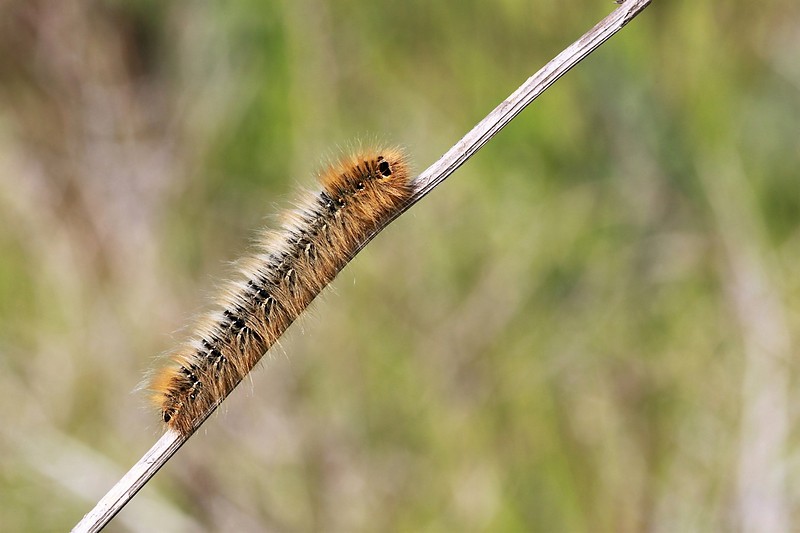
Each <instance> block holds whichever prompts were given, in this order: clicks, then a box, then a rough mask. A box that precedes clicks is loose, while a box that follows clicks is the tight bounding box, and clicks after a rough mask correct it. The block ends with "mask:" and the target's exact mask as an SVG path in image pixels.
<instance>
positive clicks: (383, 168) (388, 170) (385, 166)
mask: <svg viewBox="0 0 800 533" xmlns="http://www.w3.org/2000/svg"><path fill="white" fill-rule="evenodd" d="M378 171H379V172H380V173H381V175H382V176H383V177H384V178H388V177H389V176H391V175H392V167H390V166H389V163H387V162H386V161H381V162H380V164H378Z"/></svg>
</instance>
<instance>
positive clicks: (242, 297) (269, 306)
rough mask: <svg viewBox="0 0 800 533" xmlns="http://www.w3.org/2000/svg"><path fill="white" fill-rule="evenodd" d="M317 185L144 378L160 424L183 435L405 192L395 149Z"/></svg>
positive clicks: (366, 154) (356, 158)
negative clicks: (187, 336)
mask: <svg viewBox="0 0 800 533" xmlns="http://www.w3.org/2000/svg"><path fill="white" fill-rule="evenodd" d="M319 180H320V182H321V185H322V190H321V191H320V192H319V193H317V194H315V195H309V197H308V198H306V200H305V201H304V202H303V203H302V205H301V206H300V207H298V208H297V209H296V210H295V211H294V212H292V213H291V214H290V215H289V218H288V220H287V221H286V222H285V223H284V225H283V227H282V228H281V229H279V230H277V231H264V232H263V233H262V234H261V235H260V236H259V237H258V239H257V249H258V250H257V251H258V253H256V254H255V255H253V256H252V257H249V258H247V259H245V260H243V261H242V262H241V263H240V269H239V276H238V279H236V280H234V281H231V282H228V284H227V286H226V287H225V289H224V290H223V293H222V297H221V299H220V302H219V306H218V309H217V310H215V311H213V312H211V313H209V314H208V315H207V316H206V317H205V318H204V319H203V320H202V321H201V323H200V324H199V325H198V326H197V328H196V330H195V333H194V335H193V336H192V338H191V339H190V340H188V341H187V342H185V343H184V344H183V345H182V346H180V347H179V348H178V349H176V350H175V351H174V352H173V353H172V354H171V355H170V356H169V363H168V364H167V365H166V367H165V368H163V369H162V370H161V371H160V372H159V373H157V374H156V375H155V377H154V378H153V379H152V380H151V383H150V388H151V390H152V391H153V400H154V402H155V403H156V404H157V405H158V407H159V408H160V410H161V416H162V419H163V420H164V422H165V423H166V424H167V425H168V426H169V427H170V428H172V429H174V430H176V431H178V432H179V433H180V434H182V435H184V436H188V435H190V434H191V433H192V432H193V431H194V430H195V428H196V427H197V425H199V423H201V422H202V420H203V419H204V418H205V416H206V415H207V414H208V413H209V412H210V411H211V410H213V409H214V408H215V407H216V406H217V405H219V403H220V402H222V400H224V399H225V397H226V396H227V395H228V394H229V393H230V392H231V391H232V390H233V389H234V388H235V387H236V385H238V384H239V382H240V381H241V380H242V379H243V378H244V377H245V376H246V375H247V373H248V372H250V370H251V369H252V368H253V367H254V366H255V365H256V363H258V361H259V360H260V359H261V357H262V356H263V355H264V353H265V352H266V351H267V350H268V349H269V348H270V346H272V345H273V343H274V342H275V341H276V340H277V339H278V338H279V337H280V336H281V334H283V332H284V331H285V330H286V328H288V327H289V325H290V324H291V323H292V322H293V321H294V320H295V319H296V318H297V317H298V315H300V313H301V312H302V311H303V310H304V309H305V308H306V306H308V304H309V303H311V301H312V300H313V299H314V298H315V297H316V295H317V294H319V292H320V291H321V290H322V289H323V288H324V287H325V286H326V285H327V284H328V283H330V282H331V281H332V280H333V279H334V278H335V277H336V275H337V274H338V273H339V271H340V270H341V269H342V268H343V267H344V265H345V264H347V261H348V260H349V259H350V258H351V257H352V255H353V254H354V253H355V252H356V251H357V250H358V248H359V247H360V246H361V245H363V243H364V241H365V240H367V239H368V238H369V236H370V235H371V234H372V233H373V231H374V230H375V229H376V228H377V227H378V226H379V225H380V224H381V223H383V222H386V221H387V219H389V218H390V217H391V216H392V214H393V213H395V212H396V211H397V210H398V209H399V208H401V207H402V205H403V204H404V203H405V202H406V201H407V200H408V199H409V197H410V195H411V190H412V188H411V182H410V176H409V171H408V164H407V161H406V155H405V153H404V152H403V151H402V150H400V149H399V148H385V149H375V150H363V151H360V152H359V153H355V154H353V155H351V156H349V157H346V158H344V159H342V160H341V161H339V162H338V163H336V164H333V165H332V166H330V167H329V168H328V169H327V170H325V171H324V172H322V173H321V174H320V177H319Z"/></svg>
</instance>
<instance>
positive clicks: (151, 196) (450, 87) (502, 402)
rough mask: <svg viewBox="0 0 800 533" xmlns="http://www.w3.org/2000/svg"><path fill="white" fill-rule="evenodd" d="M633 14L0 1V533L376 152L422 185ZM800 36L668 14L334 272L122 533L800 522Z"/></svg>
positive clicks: (70, 511)
mask: <svg viewBox="0 0 800 533" xmlns="http://www.w3.org/2000/svg"><path fill="white" fill-rule="evenodd" d="M614 7H615V5H614V4H613V3H612V2H610V1H602V2H601V1H588V0H579V1H575V2H568V3H565V2H558V1H556V0H535V1H523V0H504V1H502V2H477V1H466V2H465V1H455V0H450V1H443V2H435V3H431V2H421V1H415V2H405V3H400V2H397V3H388V2H386V3H379V2H373V3H364V2H353V1H343V2H336V3H324V2H320V1H315V0H300V1H296V2H289V1H284V2H256V1H253V0H236V1H232V2H224V3H222V2H219V3H218V2H180V1H179V2H157V1H154V0H152V1H146V2H125V1H89V0H80V1H79V0H75V1H70V2H50V1H46V0H41V1H30V0H10V1H9V0H7V1H5V2H2V3H0V254H2V260H0V407H2V412H3V423H2V424H0V494H2V497H0V530H2V531H49V530H65V529H67V528H69V527H71V526H72V525H74V523H75V522H76V521H77V520H78V519H79V518H80V517H81V516H82V515H83V514H84V513H85V512H87V511H88V510H89V509H90V508H91V507H92V506H93V505H94V503H95V502H96V501H97V499H98V498H99V497H100V496H102V495H103V494H104V493H105V491H106V490H107V489H108V488H109V487H110V486H111V485H112V484H113V483H114V482H115V481H116V480H117V479H118V478H119V477H120V476H121V474H122V473H123V472H124V471H126V470H127V469H128V468H129V467H130V466H131V465H132V464H133V463H134V462H135V461H136V460H138V459H139V457H140V456H141V455H142V454H143V453H144V452H145V451H146V450H147V449H148V448H149V447H150V446H151V444H152V443H153V442H154V441H155V440H156V438H157V437H158V436H159V435H160V432H161V428H160V425H159V421H158V416H157V414H156V413H155V412H154V411H153V410H152V409H151V408H150V407H149V406H148V405H147V400H146V395H145V394H144V393H142V392H141V391H137V387H138V385H139V384H140V382H141V381H142V380H143V376H144V374H145V372H146V371H147V370H148V369H149V368H152V367H153V366H154V364H155V358H156V357H157V355H158V354H160V353H163V352H165V351H168V350H169V349H170V348H171V347H172V346H173V345H174V344H175V343H176V342H178V341H180V340H181V339H182V338H183V336H184V335H185V334H186V332H185V331H184V330H183V328H184V326H185V324H187V323H191V320H192V317H194V316H195V315H197V314H198V313H200V312H202V311H203V310H204V309H205V308H207V307H208V302H209V299H210V298H211V297H212V296H213V295H214V291H215V287H216V286H217V284H218V280H219V279H222V278H224V276H225V275H226V273H227V272H228V271H229V266H228V262H229V261H230V260H232V259H234V258H236V257H237V256H239V255H241V254H243V253H245V251H246V250H247V247H248V244H249V240H250V238H251V237H252V236H253V235H254V231H255V229H256V228H258V227H260V226H262V225H264V224H270V223H274V221H275V218H274V217H273V216H272V215H274V214H275V213H277V212H279V211H280V210H281V209H284V208H286V207H289V206H291V202H292V198H293V197H294V196H295V191H296V190H297V188H298V187H305V188H313V187H315V184H314V180H313V177H312V176H313V172H314V171H315V170H316V169H318V168H319V167H320V165H321V164H322V162H323V161H324V160H325V159H326V157H327V156H330V155H331V154H336V153H337V152H338V151H339V150H340V149H341V148H340V147H346V146H347V145H348V143H352V142H353V141H356V140H359V139H368V140H369V139H380V140H383V141H386V142H389V143H397V144H401V145H403V146H406V147H407V148H408V149H409V151H410V152H411V154H412V155H413V160H414V166H415V169H416V170H417V171H421V170H423V169H424V168H426V167H427V166H428V165H429V164H431V163H432V162H433V161H435V160H436V158H438V157H439V156H440V155H441V154H442V153H444V151H445V150H447V149H448V148H449V147H450V146H451V145H452V144H453V143H454V142H455V141H456V140H458V139H459V138H460V137H461V135H463V134H464V133H465V132H466V131H467V130H468V129H469V128H471V127H472V126H473V125H474V124H475V123H476V122H477V121H478V120H479V119H481V118H482V117H483V116H484V115H485V114H486V113H487V112H489V111H490V110H491V109H492V108H493V107H494V106H495V105H496V104H498V103H499V102H500V101H501V100H503V99H504V98H505V97H506V96H507V95H508V94H510V93H511V92H512V91H513V90H514V89H516V87H517V86H518V85H519V84H520V83H521V82H522V81H523V80H524V79H525V78H527V77H528V76H530V75H531V74H532V73H533V72H535V71H536V70H537V69H538V68H540V67H541V66H542V65H543V64H544V63H546V62H547V61H548V60H549V59H551V58H552V57H553V56H554V55H555V54H557V53H558V52H559V51H561V49H562V48H564V47H565V46H566V45H568V44H569V43H571V42H572V41H573V40H575V39H576V38H578V37H579V36H580V35H581V34H582V33H583V32H584V31H586V30H587V29H588V28H589V27H591V26H592V25H594V24H595V23H596V22H597V21H598V20H599V19H600V18H601V17H602V16H604V15H605V14H606V13H608V12H610V11H611V10H612V9H613V8H614ZM798 28H800V6H799V5H798V3H797V2H796V1H794V0H774V1H771V2H750V1H744V0H732V1H729V2H719V1H718V2H711V3H704V2H697V1H694V0H669V1H667V0H656V1H655V2H654V4H653V5H652V6H651V7H650V8H648V9H647V10H646V11H645V12H644V13H643V14H642V15H640V16H639V17H638V18H637V19H636V20H634V21H633V22H632V23H631V24H630V25H628V26H627V27H625V28H624V29H623V30H622V32H621V33H620V34H619V35H618V36H616V37H614V38H613V39H612V40H611V41H609V42H608V43H606V44H605V45H604V46H602V47H601V48H600V49H599V50H598V51H597V52H595V53H594V54H593V55H592V56H591V57H590V58H588V59H587V60H585V61H584V62H583V63H581V64H580V65H579V66H578V67H577V68H576V69H575V70H574V71H573V72H571V73H569V74H568V75H567V76H566V77H565V78H564V79H562V80H561V81H559V82H558V83H557V84H556V85H555V86H554V87H552V88H551V89H550V90H549V91H548V92H547V93H546V94H545V95H544V96H543V97H541V98H540V99H539V100H538V101H537V102H536V103H535V104H534V105H533V106H531V107H530V108H529V109H527V110H526V111H525V112H524V113H523V114H521V115H520V116H519V117H517V119H515V121H514V122H512V124H511V125H510V126H509V127H508V128H507V129H506V130H504V131H503V132H502V133H501V134H499V135H498V136H497V137H495V138H494V139H493V140H492V141H491V142H490V143H489V144H488V145H487V146H486V148H484V149H483V150H482V151H481V152H480V153H479V154H478V155H477V156H476V157H474V158H473V159H472V160H470V161H469V162H468V163H467V164H466V165H465V166H464V167H462V168H461V169H460V170H459V171H458V172H457V173H456V174H454V175H453V176H452V177H451V178H450V179H449V180H448V181H447V182H446V183H445V184H443V185H442V186H441V187H440V188H439V189H437V191H435V192H434V193H433V194H432V195H430V196H429V197H427V198H426V199H425V200H424V201H422V202H421V203H419V204H417V205H416V206H415V207H414V208H413V209H412V210H411V211H409V212H408V213H407V214H406V215H405V216H403V217H402V218H401V219H399V220H398V221H396V222H395V223H394V224H393V225H392V226H391V227H390V228H388V229H387V230H386V231H385V232H384V233H383V234H382V235H381V236H380V237H379V238H377V239H376V240H375V241H373V243H372V244H371V245H370V246H369V247H368V248H367V249H366V250H364V252H363V253H362V254H360V256H359V257H358V258H357V259H356V260H355V261H354V262H353V263H352V264H351V265H350V266H348V267H347V269H346V270H345V271H344V272H343V273H342V274H341V275H340V276H339V278H338V279H337V280H336V281H335V283H334V284H333V285H332V287H331V288H330V289H329V290H327V291H326V292H325V294H324V295H323V296H322V297H321V298H319V299H318V301H317V302H315V304H314V305H313V307H312V310H311V312H310V313H309V314H308V315H307V316H306V317H305V319H304V320H302V321H301V323H299V324H297V325H296V326H295V327H294V328H293V329H292V330H291V331H290V333H289V334H288V336H287V337H286V338H285V339H284V340H283V341H282V344H281V347H279V348H277V349H275V350H273V351H272V352H271V356H269V357H268V358H265V364H263V365H261V368H260V369H259V370H258V371H257V372H255V373H254V374H253V377H252V381H251V382H247V383H245V384H243V386H241V387H240V388H239V390H237V391H236V392H235V393H234V394H233V395H232V396H231V397H230V398H229V400H228V401H227V402H226V403H225V405H224V407H223V408H222V409H221V410H220V411H221V412H220V414H219V415H217V416H214V417H213V418H212V419H211V420H210V421H209V422H208V423H207V424H206V425H205V426H204V427H203V428H202V429H201V431H200V432H199V433H198V434H197V435H195V437H194V438H192V439H191V440H190V441H189V443H188V444H187V445H186V446H185V447H184V448H183V449H182V450H181V451H180V452H179V453H178V455H177V456H175V457H174V458H173V460H172V461H170V462H169V463H168V464H167V466H166V467H165V468H164V469H163V470H162V471H161V472H160V473H159V474H158V475H157V476H156V478H155V479H154V480H153V481H152V482H151V483H150V484H149V485H147V486H146V487H145V488H144V490H143V491H142V492H141V493H140V494H139V495H138V496H137V497H136V498H135V499H134V500H133V501H132V502H131V504H130V505H129V506H128V507H126V508H125V509H124V510H123V511H122V513H121V514H120V515H119V516H118V517H117V518H116V519H115V521H114V522H112V524H111V526H110V527H109V528H108V531H156V530H158V531H204V530H207V531H288V532H299V531H341V532H349V531H430V532H434V531H622V532H627V531H659V532H671V531H715V530H716V531H781V530H790V529H795V530H796V529H797V528H800V447H799V446H798V438H800V430H799V429H798V425H797V421H798V417H800V412H798V408H797V406H798V405H800V404H798V401H797V400H798V395H799V394H800V389H798V371H797V365H796V361H797V356H798V348H797V346H798V334H799V333H800V269H798V268H797V265H798V264H799V263H800V184H799V182H798V178H799V177H800V172H799V171H798V168H800V155H799V154H800V61H798V59H797V58H798V50H800V31H799V30H798Z"/></svg>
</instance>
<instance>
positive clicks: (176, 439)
mask: <svg viewBox="0 0 800 533" xmlns="http://www.w3.org/2000/svg"><path fill="white" fill-rule="evenodd" d="M651 1H652V0H627V1H625V2H624V3H622V5H620V6H619V7H618V8H617V9H615V10H614V11H613V12H612V13H611V14H610V15H608V16H607V17H606V18H604V19H603V20H602V21H600V22H599V23H598V24H597V25H595V26H594V27H593V28H592V29H591V30H589V31H588V32H586V33H585V34H584V35H583V36H582V37H581V38H580V39H578V40H577V41H575V42H574V43H572V44H571V45H570V46H568V47H567V48H565V49H564V50H563V51H562V52H561V53H560V54H558V55H557V56H556V57H555V58H553V59H552V60H551V61H550V62H549V63H547V64H546V65H545V66H544V67H542V68H541V69H540V70H539V71H538V72H537V73H536V74H534V75H533V76H531V77H530V78H528V79H527V80H526V81H525V83H523V84H522V85H521V86H520V87H519V89H517V90H516V91H514V93H512V94H511V96H509V97H508V98H507V99H506V100H505V101H503V102H502V103H501V104H500V105H498V106H497V107H496V108H495V109H494V110H493V111H492V112H491V113H489V114H488V115H487V116H486V118H484V119H483V120H481V121H480V122H479V123H478V124H477V125H476V126H475V127H474V128H472V130H471V131H470V132H469V133H467V134H466V135H465V136H464V137H463V138H462V139H461V140H460V141H458V142H457V143H456V144H455V145H454V146H453V147H452V148H450V150H448V151H447V152H446V153H445V154H444V155H443V156H442V157H440V158H439V160H438V161H436V162H435V163H434V164H433V165H431V166H430V167H428V168H427V169H426V170H425V171H424V172H422V173H421V174H420V175H419V176H417V178H416V179H415V180H414V181H413V186H414V193H413V194H412V197H411V199H410V200H409V202H408V203H407V204H406V205H405V206H404V207H403V209H401V210H399V211H398V212H397V213H395V214H394V215H393V216H392V217H391V218H390V219H389V220H387V221H386V222H385V223H384V224H383V225H382V226H380V227H379V228H377V229H376V230H375V232H374V233H373V234H372V235H371V236H370V237H369V238H368V239H367V240H365V241H364V242H363V243H362V244H361V246H359V247H358V248H357V249H356V251H355V253H354V254H353V255H355V254H356V253H358V251H360V250H361V249H362V248H363V247H364V246H365V245H366V244H367V243H368V242H369V241H370V240H372V238H373V237H375V235H377V234H378V233H379V232H380V231H381V230H382V229H383V228H385V227H386V226H387V225H388V224H389V223H391V222H392V221H393V220H394V219H395V218H397V217H398V216H400V215H401V214H403V212H405V211H406V210H407V209H408V208H410V207H411V206H412V205H414V204H415V203H417V202H418V201H419V200H421V199H422V198H423V197H424V196H425V195H427V194H428V193H429V192H431V191H432V190H433V189H434V188H435V187H436V186H437V185H439V184H440V183H441V182H443V181H444V180H445V179H447V178H448V177H449V176H450V175H451V174H452V173H453V172H454V171H455V170H456V169H457V168H458V167H460V166H461V165H463V164H464V162H466V161H467V159H469V158H470V157H472V156H473V155H474V154H475V152H477V151H478V150H480V149H481V148H482V147H483V146H484V145H485V144H486V143H487V142H489V140H490V139H491V138H492V137H494V135H496V134H497V133H498V132H499V131H500V130H501V129H503V128H504V127H505V126H506V125H507V124H508V123H509V122H511V120H513V119H514V117H516V116H517V115H518V114H519V113H520V112H521V111H522V110H523V109H525V107H527V106H528V104H530V103H531V102H533V101H534V100H535V99H536V98H537V97H538V96H539V95H541V94H542V93H543V92H544V91H545V90H547V88H548V87H550V86H551V85H552V84H553V83H555V81H556V80H558V79H559V78H560V77H561V76H563V75H564V74H565V73H566V72H567V71H569V70H570V69H571V68H572V67H574V66H575V65H576V64H578V63H579V62H580V61H581V60H582V59H583V58H585V57H586V56H588V55H589V54H590V53H592V52H593V51H594V50H595V49H596V48H597V47H599V46H600V45H601V44H603V43H604V42H606V41H607V40H608V39H609V38H611V36H613V35H614V34H615V33H617V32H618V31H619V30H620V29H622V27H623V26H625V25H626V24H627V23H628V22H630V21H631V20H632V19H633V18H634V17H635V16H636V15H638V14H639V13H641V12H642V11H643V10H644V9H645V8H646V7H647V6H648V5H650V3H651ZM351 259H352V257H351ZM210 414H211V412H209V413H207V414H206V416H205V417H204V418H203V419H202V420H200V421H198V424H197V426H196V427H195V431H196V430H197V428H198V427H199V426H200V425H201V424H202V423H203V422H204V421H205V420H206V419H207V418H208V416H209V415H210ZM189 437H191V435H188V436H185V437H184V436H182V435H180V434H179V433H177V432H176V431H173V430H169V429H168V430H167V431H166V433H164V435H163V436H162V437H161V438H160V439H159V440H158V442H156V444H155V445H154V446H153V447H152V448H151V449H150V450H149V451H148V452H147V453H146V454H145V455H144V457H142V458H141V459H140V460H139V462H137V463H136V464H135V465H134V466H133V467H132V468H131V469H130V470H129V471H128V473H127V474H125V476H123V477H122V479H120V480H119V482H117V484H116V485H114V487H112V488H111V490H110V491H109V492H108V493H107V494H106V495H105V496H104V497H103V498H102V499H101V500H100V501H99V502H98V503H97V505H96V506H95V508H94V509H92V511H90V512H89V513H87V514H86V516H84V517H83V519H82V520H81V521H80V522H79V523H78V524H77V525H76V526H75V528H74V529H73V530H72V531H73V532H87V531H88V532H93V531H100V530H101V529H102V528H103V527H105V525H106V524H108V522H109V521H110V520H111V519H112V518H113V517H114V516H115V515H116V514H117V513H118V512H119V511H120V510H121V509H122V507H124V506H125V504H126V503H128V501H129V500H130V499H131V498H132V497H133V496H134V495H135V494H136V493H137V492H138V491H139V489H141V488H142V487H143V486H144V485H145V484H146V483H147V482H148V481H149V480H150V479H151V478H152V477H153V476H154V475H155V473H156V472H158V470H159V469H160V468H161V467H162V466H164V464H165V463H166V462H167V461H168V460H169V459H170V458H171V457H172V456H173V455H175V453H176V452H177V451H178V450H179V449H180V447H181V446H183V445H184V444H185V443H186V441H187V440H188V439H189Z"/></svg>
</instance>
